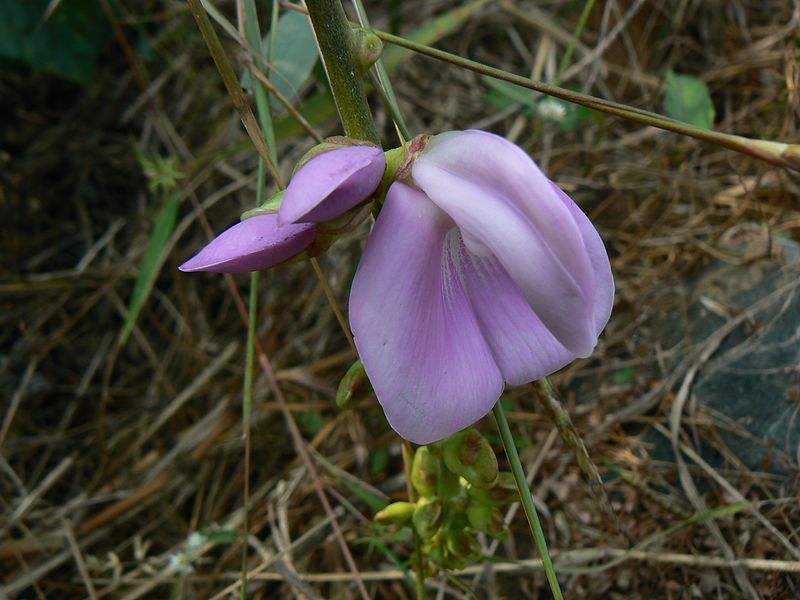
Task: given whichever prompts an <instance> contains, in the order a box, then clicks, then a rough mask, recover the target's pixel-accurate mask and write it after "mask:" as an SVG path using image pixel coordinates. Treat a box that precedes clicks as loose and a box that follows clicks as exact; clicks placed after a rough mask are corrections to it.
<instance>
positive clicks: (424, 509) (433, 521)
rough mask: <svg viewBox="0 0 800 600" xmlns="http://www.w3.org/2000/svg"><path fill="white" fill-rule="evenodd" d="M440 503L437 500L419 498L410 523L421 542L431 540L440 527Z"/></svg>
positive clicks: (441, 513) (441, 511)
mask: <svg viewBox="0 0 800 600" xmlns="http://www.w3.org/2000/svg"><path fill="white" fill-rule="evenodd" d="M443 512H444V511H443V510H442V501H441V500H439V499H438V498H420V499H419V501H417V504H416V507H415V508H414V514H413V515H412V517H411V521H412V523H413V524H414V529H415V530H416V531H417V533H418V534H419V537H421V538H422V539H423V540H429V539H431V538H432V537H433V536H434V535H436V533H437V532H438V531H439V528H440V527H441V525H442V515H443Z"/></svg>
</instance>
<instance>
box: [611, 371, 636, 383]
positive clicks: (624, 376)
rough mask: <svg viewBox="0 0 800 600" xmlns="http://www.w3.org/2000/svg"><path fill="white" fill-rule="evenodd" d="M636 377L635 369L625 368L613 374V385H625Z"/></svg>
mask: <svg viewBox="0 0 800 600" xmlns="http://www.w3.org/2000/svg"><path fill="white" fill-rule="evenodd" d="M635 376H636V367H625V368H623V369H620V370H619V371H617V372H616V373H614V383H616V384H617V385H625V384H628V383H630V382H632V381H633V378H634V377H635Z"/></svg>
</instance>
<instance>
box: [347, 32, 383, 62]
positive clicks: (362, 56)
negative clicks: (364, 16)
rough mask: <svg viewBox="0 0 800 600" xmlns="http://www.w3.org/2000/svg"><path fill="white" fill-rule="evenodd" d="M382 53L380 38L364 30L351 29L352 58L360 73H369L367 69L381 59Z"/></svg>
mask: <svg viewBox="0 0 800 600" xmlns="http://www.w3.org/2000/svg"><path fill="white" fill-rule="evenodd" d="M382 52H383V42H382V41H381V38H379V37H378V36H377V35H375V34H374V33H372V32H371V31H367V30H366V29H362V28H360V27H356V28H353V58H355V60H356V64H357V65H358V68H359V70H360V71H361V73H366V72H367V71H369V68H370V67H371V66H372V65H373V64H374V63H375V61H376V60H378V59H379V58H380V57H381V53H382Z"/></svg>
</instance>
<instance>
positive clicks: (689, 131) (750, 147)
mask: <svg viewBox="0 0 800 600" xmlns="http://www.w3.org/2000/svg"><path fill="white" fill-rule="evenodd" d="M190 1H191V0H190ZM282 6H284V7H285V8H287V9H290V10H295V11H297V12H306V11H305V9H304V8H303V7H302V6H299V5H297V4H293V3H291V2H283V3H282ZM371 31H372V33H374V34H375V35H377V36H378V37H379V38H380V39H382V40H383V41H384V42H389V43H390V44H394V45H396V46H400V47H401V48H406V49H408V50H411V51H413V52H416V53H418V54H422V55H423V56H428V57H430V58H434V59H436V60H440V61H443V62H447V63H450V64H452V65H455V66H458V67H461V68H463V69H467V70H469V71H473V72H475V73H479V74H481V75H487V76H488V77H493V78H495V79H500V80H501V81H507V82H508V83H513V84H514V85H518V86H520V87H524V88H528V89H530V90H533V91H535V92H540V93H542V94H546V95H548V96H553V97H554V98H561V99H562V100H566V101H567V102H572V103H573V104H580V105H581V106H585V107H587V108H591V109H592V110H596V111H599V112H604V113H606V114H609V115H614V116H615V117H620V118H622V119H626V120H628V121H632V122H634V123H641V124H643V125H649V126H651V127H657V128H658V129H663V130H665V131H671V132H673V133H678V134H681V135H685V136H687V137H692V138H695V139H698V140H703V141H705V142H709V143H711V144H716V145H717V146H721V147H723V148H728V149H729V150H734V151H736V152H740V153H741V154H747V155H748V156H752V157H753V158H757V159H759V160H763V161H766V162H768V163H771V164H773V165H777V166H779V167H786V168H788V169H792V170H794V171H800V144H785V143H783V142H773V141H771V140H758V139H752V138H747V137H744V136H741V135H733V134H730V133H723V132H721V131H714V130H711V129H703V128H702V127H695V126H694V125H690V124H689V123H684V122H683V121H678V120H676V119H671V118H669V117H666V116H664V115H659V114H658V113H654V112H650V111H648V110H644V109H641V108H636V107H633V106H627V105H625V104H620V103H619V102H612V101H611V100H604V99H603V98H597V97H595V96H590V95H589V94H583V93H581V92H576V91H574V90H570V89H567V88H562V87H558V86H557V85H551V84H547V83H543V82H541V81H536V80H534V79H531V78H529V77H523V76H521V75H515V74H513V73H509V72H508V71H504V70H503V69H497V68H495V67H491V66H489V65H486V64H483V63H480V62H478V61H475V60H470V59H468V58H464V57H462V56H458V55H457V54H452V53H450V52H445V51H444V50H439V49H438V48H434V47H432V46H427V45H425V44H419V43H417V42H414V41H412V40H409V39H407V38H404V37H401V36H399V35H393V34H391V33H387V32H385V31H381V30H379V29H372V30H371Z"/></svg>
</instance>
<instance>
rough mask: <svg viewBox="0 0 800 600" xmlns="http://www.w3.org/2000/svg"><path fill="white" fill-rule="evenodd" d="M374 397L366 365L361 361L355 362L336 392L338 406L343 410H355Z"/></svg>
mask: <svg viewBox="0 0 800 600" xmlns="http://www.w3.org/2000/svg"><path fill="white" fill-rule="evenodd" d="M371 395H372V386H371V385H370V384H369V379H368V378H367V374H366V373H365V372H364V365H363V364H362V363H361V361H360V360H357V361H356V362H354V363H353V364H352V365H351V367H350V368H349V369H347V373H345V374H344V377H342V380H341V381H340V382H339V389H338V390H337V391H336V405H337V406H338V407H339V408H341V409H342V410H349V409H351V408H355V407H356V406H358V404H359V403H360V402H361V401H362V400H365V399H366V398H368V397H370V396H371Z"/></svg>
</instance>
